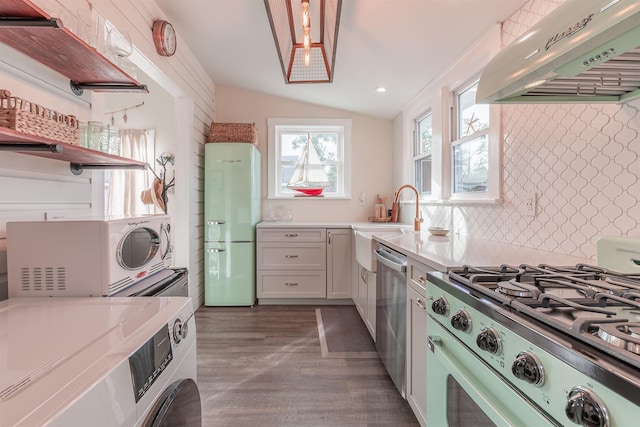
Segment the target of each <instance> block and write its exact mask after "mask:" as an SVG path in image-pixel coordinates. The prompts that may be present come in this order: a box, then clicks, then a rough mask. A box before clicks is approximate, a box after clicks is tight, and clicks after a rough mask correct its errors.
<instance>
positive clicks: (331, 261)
mask: <svg viewBox="0 0 640 427" xmlns="http://www.w3.org/2000/svg"><path fill="white" fill-rule="evenodd" d="M350 297H351V229H349V228H328V229H327V298H328V299H337V298H350Z"/></svg>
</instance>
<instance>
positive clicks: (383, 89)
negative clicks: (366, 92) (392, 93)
mask: <svg viewBox="0 0 640 427" xmlns="http://www.w3.org/2000/svg"><path fill="white" fill-rule="evenodd" d="M386 91H387V88H386V87H382V86H380V87H379V88H377V89H376V92H379V93H384V92H386Z"/></svg>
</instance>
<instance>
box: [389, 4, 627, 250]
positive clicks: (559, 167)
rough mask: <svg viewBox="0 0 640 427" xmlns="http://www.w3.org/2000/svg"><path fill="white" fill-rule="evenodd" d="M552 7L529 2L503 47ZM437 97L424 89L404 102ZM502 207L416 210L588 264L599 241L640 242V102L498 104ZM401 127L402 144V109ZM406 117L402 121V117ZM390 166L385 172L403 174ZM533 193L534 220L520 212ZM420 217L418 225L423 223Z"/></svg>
mask: <svg viewBox="0 0 640 427" xmlns="http://www.w3.org/2000/svg"><path fill="white" fill-rule="evenodd" d="M560 3H562V0H531V1H529V2H528V3H527V4H525V6H523V7H522V8H521V9H520V10H519V11H518V12H516V13H515V14H514V15H513V16H512V17H510V18H509V19H508V20H507V21H506V22H505V23H504V24H503V25H502V38H503V41H504V44H505V45H508V44H509V43H510V42H511V41H513V40H514V39H515V38H516V37H517V36H518V35H520V34H522V33H523V32H524V31H525V30H526V29H527V28H529V27H530V26H531V25H533V24H534V23H535V22H537V21H538V20H539V19H540V18H541V17H542V16H544V15H546V14H548V13H549V12H550V11H551V10H553V9H555V7H557V5H558V4H560ZM434 96H438V95H437V93H436V89H435V88H434V89H433V90H431V91H430V92H429V91H427V92H423V93H420V94H418V96H416V98H415V99H414V100H412V102H411V103H410V104H409V106H408V109H410V108H409V107H411V106H413V105H415V104H416V103H420V102H423V103H424V102H425V100H427V99H429V98H430V97H434ZM502 108H503V109H502V118H503V121H502V124H503V131H504V144H503V153H502V154H503V200H504V201H503V203H502V204H498V205H473V204H467V205H434V204H424V205H423V211H425V213H426V215H425V216H426V217H427V218H428V219H429V220H431V221H438V222H441V223H443V222H444V223H446V225H448V226H449V227H452V229H453V230H454V232H459V233H461V234H468V235H472V236H477V237H480V238H485V239H489V240H498V241H503V242H508V243H512V244H516V245H520V246H524V247H531V248H536V249H541V250H548V251H553V252H557V253H561V254H568V255H574V256H580V257H586V258H592V259H593V260H594V261H595V254H596V241H597V239H598V237H600V236H602V235H610V236H634V237H640V102H639V101H635V102H632V103H628V104H625V105H613V104H611V105H596V104H578V105H504V106H503V107H502ZM403 116H404V117H402V116H399V117H397V118H396V119H395V120H394V123H397V122H398V121H404V123H405V124H404V125H403V126H404V128H405V139H404V140H399V139H395V140H394V143H400V144H404V146H405V147H406V146H407V144H410V141H408V140H407V138H406V133H407V132H411V131H412V129H411V120H413V119H414V118H415V116H413V115H409V114H408V113H407V111H404V112H403ZM408 116H409V117H408ZM408 166H409V164H408V163H407V162H406V159H402V160H401V159H394V170H406V168H407V167H408ZM532 192H536V193H538V211H537V216H536V217H534V218H532V217H526V216H524V215H523V212H524V209H523V206H524V199H525V197H526V196H527V195H528V194H530V193H532ZM429 220H425V222H427V224H425V225H429V224H428V222H429Z"/></svg>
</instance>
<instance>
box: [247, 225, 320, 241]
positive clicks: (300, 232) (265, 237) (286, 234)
mask: <svg viewBox="0 0 640 427" xmlns="http://www.w3.org/2000/svg"><path fill="white" fill-rule="evenodd" d="M325 238H326V230H325V229H324V228H259V229H258V238H257V239H258V242H324V241H325Z"/></svg>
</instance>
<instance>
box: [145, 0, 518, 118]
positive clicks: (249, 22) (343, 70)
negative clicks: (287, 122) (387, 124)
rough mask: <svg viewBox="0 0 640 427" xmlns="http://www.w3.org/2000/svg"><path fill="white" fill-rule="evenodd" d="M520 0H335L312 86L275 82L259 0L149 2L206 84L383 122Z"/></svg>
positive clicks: (278, 74)
mask: <svg viewBox="0 0 640 427" xmlns="http://www.w3.org/2000/svg"><path fill="white" fill-rule="evenodd" d="M282 1H284V0H282ZM293 1H298V0H293ZM314 1H319V0H311V2H314ZM527 1H528V0H343V1H342V12H341V17H340V28H339V32H338V44H337V52H336V62H335V70H334V71H335V74H334V78H333V82H332V83H316V84H285V82H284V77H283V75H282V69H281V67H280V62H279V60H278V55H277V52H276V48H275V44H274V41H273V35H272V33H271V27H270V26H269V20H268V17H267V13H266V9H265V6H264V2H263V0H180V1H175V0H157V3H158V5H159V6H160V8H161V9H162V10H163V11H164V12H165V14H166V18H167V20H169V21H170V22H172V24H173V25H174V27H175V29H176V31H177V33H178V37H179V43H181V42H183V43H185V44H187V45H189V48H190V49H191V50H192V51H193V52H194V54H195V55H196V56H197V57H198V59H199V60H200V62H201V63H202V65H203V66H204V68H205V69H206V70H207V72H208V73H209V75H210V76H211V78H212V80H213V81H214V82H215V84H216V85H220V86H229V87H236V88H241V89H247V90H251V91H257V92H263V93H266V94H270V95H275V96H280V97H284V98H290V99H294V100H299V101H304V102H309V103H313V104H319V105H323V106H328V107H333V108H338V109H343V110H348V111H352V112H355V113H360V114H364V115H369V116H373V117H379V118H385V119H392V118H393V117H395V116H396V115H397V114H398V113H399V112H400V110H401V109H402V107H403V106H404V105H406V104H407V103H408V102H409V101H410V100H411V99H412V98H413V97H414V96H415V95H416V94H417V93H418V92H419V91H420V90H421V89H422V88H424V87H425V86H427V84H428V83H429V82H430V81H431V80H433V79H434V78H435V77H437V76H438V75H439V74H440V73H442V72H443V71H444V70H446V68H447V67H448V66H450V65H451V64H452V63H453V62H454V61H455V59H456V58H457V57H459V56H460V54H461V53H462V52H464V51H465V50H466V49H467V48H468V47H469V46H470V45H472V44H473V42H474V41H475V40H476V39H477V38H478V37H479V36H481V35H483V34H484V33H485V32H486V31H488V29H489V28H490V27H491V26H492V25H495V24H496V23H499V22H502V21H504V20H505V19H507V18H508V17H509V16H511V15H512V14H513V13H514V12H515V11H516V10H518V9H519V8H520V7H521V6H522V5H523V4H525V3H526V2H527ZM312 26H313V21H312ZM179 47H180V46H178V48H179ZM379 86H383V87H385V88H386V89H387V91H386V92H385V93H378V92H376V88H377V87H379Z"/></svg>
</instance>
